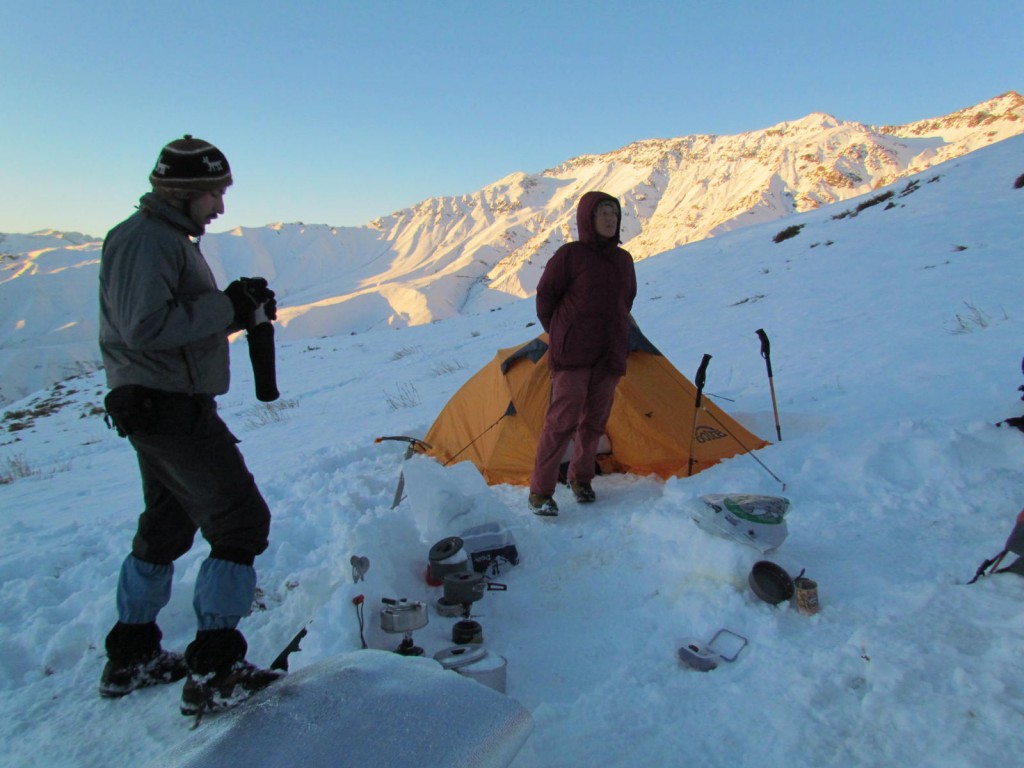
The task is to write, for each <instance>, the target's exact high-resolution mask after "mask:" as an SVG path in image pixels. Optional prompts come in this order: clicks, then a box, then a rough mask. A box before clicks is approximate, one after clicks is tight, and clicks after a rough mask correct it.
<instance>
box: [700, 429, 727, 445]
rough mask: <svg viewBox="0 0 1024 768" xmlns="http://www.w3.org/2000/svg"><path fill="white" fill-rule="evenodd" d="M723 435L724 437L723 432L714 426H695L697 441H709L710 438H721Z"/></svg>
mask: <svg viewBox="0 0 1024 768" xmlns="http://www.w3.org/2000/svg"><path fill="white" fill-rule="evenodd" d="M723 437H725V432H722V431H721V430H718V429H715V428H714V427H697V442H698V443H710V442H711V441H712V440H721V439H722V438H723Z"/></svg>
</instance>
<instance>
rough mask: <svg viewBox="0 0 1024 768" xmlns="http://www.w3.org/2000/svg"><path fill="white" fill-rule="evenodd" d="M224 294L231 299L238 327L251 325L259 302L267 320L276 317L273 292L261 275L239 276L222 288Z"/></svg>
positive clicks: (275, 302) (275, 303)
mask: <svg viewBox="0 0 1024 768" xmlns="http://www.w3.org/2000/svg"><path fill="white" fill-rule="evenodd" d="M224 294H225V295H226V296H227V297H228V298H229V299H231V306H232V307H234V309H235V323H234V324H235V325H236V326H237V327H239V328H248V327H249V326H250V325H252V316H253V312H255V311H256V309H257V308H258V307H259V306H260V305H261V304H262V305H263V310H264V312H266V315H267V319H268V320H274V319H275V318H276V317H277V301H276V300H275V299H274V292H273V291H272V290H270V288H268V287H267V281H266V280H265V279H263V278H262V277H240V278H238V279H237V280H235V281H234V282H232V283H231V284H230V285H228V287H227V288H225V289H224Z"/></svg>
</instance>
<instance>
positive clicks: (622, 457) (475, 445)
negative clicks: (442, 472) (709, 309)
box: [418, 324, 769, 485]
mask: <svg viewBox="0 0 1024 768" xmlns="http://www.w3.org/2000/svg"><path fill="white" fill-rule="evenodd" d="M547 349H548V341H547V334H541V335H540V336H538V337H537V338H535V339H533V340H532V341H530V342H528V343H526V344H522V345H520V346H517V347H510V348H508V349H502V350H500V351H499V352H498V354H497V355H495V357H494V359H493V360H491V361H490V362H489V363H488V364H487V365H485V366H484V367H483V368H482V369H481V370H479V371H478V372H477V373H476V374H474V375H473V377H472V378H470V379H469V381H467V382H466V383H465V384H464V385H463V386H462V387H461V388H460V389H459V390H458V392H456V393H455V394H454V395H453V396H452V398H451V400H449V401H448V404H447V405H446V406H445V407H444V409H443V410H442V411H441V413H440V414H439V415H438V417H437V419H436V420H435V421H434V424H433V425H432V426H431V427H430V430H429V431H428V432H427V435H426V437H424V439H423V442H424V443H425V444H426V445H423V444H419V446H418V448H419V449H420V450H421V451H422V452H424V453H426V454H428V455H430V456H433V457H434V458H435V459H437V460H438V461H440V462H441V463H443V464H451V463H455V462H459V461H472V462H473V463H474V464H475V465H476V466H477V469H479V470H480V473H481V474H482V475H483V476H484V478H485V479H486V481H487V482H488V483H489V484H491V485H494V484H498V483H510V484H512V485H528V484H529V482H530V472H531V470H532V469H533V458H534V451H535V450H536V447H537V442H538V441H539V440H540V433H541V430H542V428H543V426H544V416H545V413H546V412H547V407H548V398H549V393H550V376H549V372H548V365H547ZM695 417H696V428H695V427H694V419H695ZM606 438H607V439H606V440H605V441H602V443H603V448H602V449H601V450H599V455H598V465H599V468H600V471H601V472H602V473H611V472H629V473H632V474H638V475H652V474H653V475H658V476H659V477H662V478H669V477H672V476H676V477H687V476H689V475H693V474H696V473H697V472H700V471H701V470H704V469H707V468H708V467H710V466H712V465H713V464H717V463H718V462H719V461H722V460H723V459H727V458H729V457H731V456H735V455H737V454H741V453H747V452H749V451H752V450H756V449H758V448H763V447H764V446H766V445H769V443H768V442H766V441H765V440H762V439H761V438H759V437H757V436H756V435H754V434H753V433H751V432H749V431H747V430H746V429H745V428H744V427H742V426H741V425H740V424H739V422H737V421H736V420H735V419H733V418H732V417H730V416H729V415H728V414H726V413H725V411H723V410H722V409H721V408H719V407H718V406H716V405H715V404H714V403H711V402H708V401H707V400H706V399H702V401H701V404H700V408H699V409H698V408H697V388H696V387H695V386H694V384H693V383H692V382H690V381H689V380H688V379H687V378H686V377H685V376H683V375H682V374H681V373H680V372H679V371H677V370H676V369H675V367H673V365H672V364H671V363H670V362H669V361H668V360H667V359H666V358H665V356H664V355H662V354H661V352H660V351H659V350H658V349H657V348H656V347H655V346H654V345H653V344H651V342H650V341H649V340H648V339H647V337H646V336H644V335H643V333H642V332H641V331H640V329H639V328H638V327H637V326H636V325H635V324H634V325H633V328H632V332H631V335H630V352H629V358H628V362H627V366H626V375H625V376H623V377H622V379H621V380H620V381H619V386H618V389H617V390H616V392H615V404H614V405H613V406H612V413H611V416H610V418H609V419H608V426H607V429H606ZM691 446H692V455H691Z"/></svg>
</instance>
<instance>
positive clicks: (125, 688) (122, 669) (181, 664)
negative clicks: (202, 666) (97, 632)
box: [100, 651, 188, 699]
mask: <svg viewBox="0 0 1024 768" xmlns="http://www.w3.org/2000/svg"><path fill="white" fill-rule="evenodd" d="M186 674H188V667H187V666H186V665H185V657H184V656H182V655H181V654H180V653H174V652H173V651H160V652H159V653H158V654H157V655H156V656H154V657H153V658H151V659H148V660H145V661H142V660H140V661H136V662H127V663H125V662H119V661H115V660H114V659H110V660H108V661H107V665H106V666H105V667H104V668H103V674H101V675H100V696H102V697H104V698H106V699H116V698H119V697H121V696H125V695H127V694H129V693H131V692H132V691H134V690H135V689H136V688H149V687H150V686H153V685H164V684H166V683H173V682H176V681H178V680H181V678H183V677H184V676H185V675H186Z"/></svg>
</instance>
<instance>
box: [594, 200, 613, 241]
mask: <svg viewBox="0 0 1024 768" xmlns="http://www.w3.org/2000/svg"><path fill="white" fill-rule="evenodd" d="M618 231H619V208H618V206H617V205H615V203H613V202H611V201H610V200H605V201H603V202H601V203H598V204H597V208H596V209H595V210H594V232H595V233H597V236H598V237H603V238H605V239H608V238H612V237H615V233H616V232H618Z"/></svg>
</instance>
